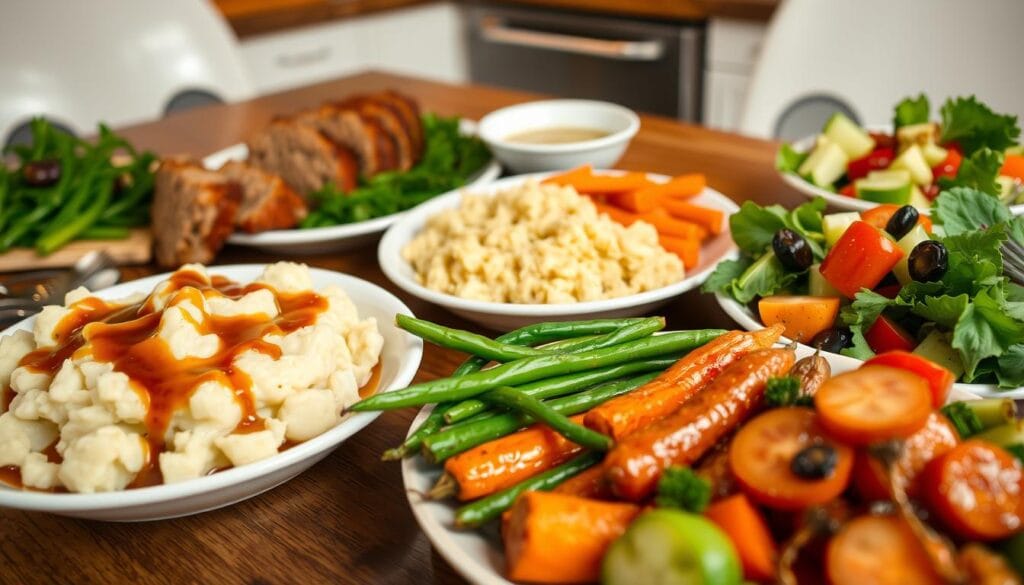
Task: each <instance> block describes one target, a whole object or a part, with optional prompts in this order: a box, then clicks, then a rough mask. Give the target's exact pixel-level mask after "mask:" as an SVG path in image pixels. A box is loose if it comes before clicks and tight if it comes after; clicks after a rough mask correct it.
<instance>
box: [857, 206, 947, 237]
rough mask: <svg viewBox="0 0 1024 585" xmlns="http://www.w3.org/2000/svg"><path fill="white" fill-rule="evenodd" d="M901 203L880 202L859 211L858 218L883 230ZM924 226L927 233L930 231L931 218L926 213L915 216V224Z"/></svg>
mask: <svg viewBox="0 0 1024 585" xmlns="http://www.w3.org/2000/svg"><path fill="white" fill-rule="evenodd" d="M900 207H903V206H902V205H896V204H894V203H882V204H879V205H877V206H875V207H872V208H871V209H867V210H864V211H862V212H860V219H861V221H863V222H866V223H869V224H871V225H873V226H875V227H876V228H878V229H880V230H882V231H885V226H887V225H889V220H890V219H892V216H893V215H896V212H897V211H898V210H899V208H900ZM916 225H919V226H921V227H923V228H924V230H925V231H926V232H928V233H929V234H930V233H932V227H933V226H932V220H931V218H930V217H928V216H927V215H925V214H923V213H921V214H918V216H917V224H916Z"/></svg>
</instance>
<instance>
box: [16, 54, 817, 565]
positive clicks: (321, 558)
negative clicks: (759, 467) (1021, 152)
mask: <svg viewBox="0 0 1024 585" xmlns="http://www.w3.org/2000/svg"><path fill="white" fill-rule="evenodd" d="M385 88H396V89H399V90H401V91H404V92H408V93H410V94H412V95H415V96H416V97H417V98H418V99H419V100H420V102H421V104H422V105H423V107H424V109H425V110H428V111H434V112H438V113H441V114H461V115H464V116H466V117H469V118H474V119H476V118H479V117H480V116H482V115H483V114H485V113H487V112H488V111H490V110H493V109H495V108H498V107H502V106H505V105H509V104H512V103H517V102H522V101H526V100H529V99H534V98H536V97H537V96H533V95H528V94H523V93H515V92H510V91H506V90H498V89H492V88H487V87H479V86H462V87H457V86H451V85H445V84H440V83H433V82H427V81H420V80H415V79H410V78H405V77H396V76H392V75H387V74H381V73H367V74H362V75H357V76H354V77H349V78H344V79H339V80H336V81H332V82H328V83H323V84H320V85H315V86H310V87H306V88H302V89H297V90H292V91H288V92H285V93H279V94H275V95H270V96H266V97H262V98H258V99H255V100H252V101H249V102H244V103H238V104H232V105H221V106H213V107H209V108H205V109H201V110H195V111H191V112H185V113H182V114H178V115H174V116H172V117H169V118H167V119H164V120H161V121H159V122H155V123H151V124H145V125H140V126H134V127H130V128H125V129H122V130H123V132H124V134H125V135H126V136H127V137H128V138H129V139H131V140H132V141H134V142H135V144H136V145H137V146H139V147H141V148H149V149H153V150H155V151H157V152H159V153H162V154H173V153H190V154H193V155H197V156H204V155H207V154H209V153H211V152H213V151H215V150H217V149H220V148H223V147H225V146H229V145H231V144H234V143H237V142H239V141H241V140H244V139H245V138H246V136H248V135H249V134H250V133H251V132H253V131H255V130H256V129H258V128H259V127H261V126H262V125H263V124H265V123H266V122H267V121H268V120H270V118H271V117H272V116H274V115H275V114H286V113H289V112H294V111H296V110H298V109H300V108H303V107H307V106H312V105H316V104H319V103H320V102H322V101H325V100H327V99H337V98H340V97H344V96H346V95H348V94H352V93H356V92H363V91H371V90H379V89H385ZM774 148H775V145H774V144H772V143H769V142H764V141H761V140H756V139H751V138H745V137H741V136H737V135H732V134H726V133H722V132H716V131H712V130H707V129H703V128H700V127H697V126H690V125H684V124H679V123H677V122H674V121H672V120H668V119H664V118H657V117H650V116H644V117H642V127H641V130H640V133H639V134H638V135H637V136H636V139H635V140H634V141H633V143H632V145H631V146H630V148H629V150H628V152H627V153H626V155H625V158H624V159H623V160H622V162H621V164H620V165H619V166H620V167H621V168H626V169H635V170H643V171H651V172H656V173H665V174H679V173H684V172H690V171H701V172H704V173H706V174H707V176H708V182H709V184H710V185H711V186H712V187H714V188H716V189H718V190H719V191H721V192H723V193H725V194H727V195H729V196H730V197H732V198H733V199H735V200H736V201H738V202H742V201H744V200H746V199H753V200H755V201H759V202H780V203H783V204H794V203H797V202H798V201H800V200H801V198H800V196H799V194H797V193H796V192H795V191H793V190H792V189H791V188H789V187H787V186H786V185H785V184H784V183H783V182H782V181H781V180H780V179H779V178H778V177H777V176H776V174H775V171H774V170H773V166H772V161H773V157H774ZM278 259H279V258H275V257H273V256H271V255H267V254H263V253H259V252H253V251H249V250H246V249H242V248H228V249H226V250H224V252H223V253H222V254H221V255H220V256H219V257H218V258H217V262H218V263H223V264H229V263H237V262H270V261H274V260H278ZM300 259H301V260H302V261H304V262H306V263H308V264H309V265H311V266H317V267H321V268H327V269H331V270H337V271H340V272H345V273H348V274H353V275H356V276H359V277H361V278H364V279H367V280H369V281H371V282H374V283H376V284H379V285H382V286H384V287H385V288H387V289H389V290H391V291H392V292H394V293H395V294H397V295H398V296H399V297H401V298H402V300H404V301H405V302H406V303H407V304H408V305H409V306H410V307H411V308H412V310H413V312H414V313H415V314H416V315H418V316H421V317H424V318H426V319H430V320H432V321H438V322H441V323H444V324H446V325H451V326H455V327H465V328H473V327H472V326H471V325H470V324H469V323H467V322H465V321H463V320H462V319H460V318H458V317H456V316H454V315H452V314H450V313H448V312H446V311H444V310H442V309H439V308H437V307H433V306H430V305H427V304H426V303H424V302H421V301H418V300H416V299H413V298H411V297H410V296H409V295H407V294H405V293H403V292H401V291H399V290H398V289H397V288H396V287H394V286H392V285H391V284H390V283H389V282H388V281H387V280H386V279H385V277H384V276H383V274H382V273H381V271H380V268H379V267H378V266H377V265H376V254H374V253H373V252H372V249H366V250H361V251H355V252H351V253H344V254H326V255H320V256H305V257H302V258H300ZM123 272H124V276H125V278H126V279H130V278H138V277H141V276H145V275H148V274H152V273H154V272H155V268H154V267H152V266H147V265H143V266H133V267H127V268H125V269H124V271H123ZM664 312H665V314H666V315H667V316H668V318H669V327H670V328H674V329H681V328H693V327H712V326H715V327H732V326H733V324H732V323H731V322H730V320H729V319H728V317H726V315H725V314H724V313H723V312H722V311H721V310H720V309H719V308H718V306H717V304H716V303H715V301H714V299H713V298H712V297H710V296H707V295H701V294H699V293H697V292H690V293H688V294H685V295H683V296H681V297H679V298H678V299H676V300H675V301H673V302H672V303H671V305H669V306H668V307H667V308H666V310H665V311H664ZM462 359H464V356H462V355H460V354H457V353H456V352H451V351H447V350H440V349H438V348H436V347H432V346H428V347H427V348H426V350H425V353H424V356H423V363H422V366H421V367H420V371H419V373H418V374H417V381H422V380H429V379H433V378H437V377H440V376H445V375H447V374H448V373H450V372H451V370H452V369H454V367H455V365H456V364H458V363H459V362H461V361H462ZM414 414H415V413H414V412H413V411H411V410H410V411H400V412H391V413H385V414H383V415H382V416H381V417H380V418H378V419H377V420H376V422H374V423H373V424H371V425H370V426H369V427H367V428H366V429H365V430H363V431H362V432H360V433H358V434H357V435H355V436H354V437H352V438H351V439H350V440H349V441H347V442H346V443H344V444H342V445H341V446H340V447H339V448H338V449H337V450H336V451H335V452H334V453H333V454H332V455H330V456H328V457H327V458H326V459H324V460H323V461H322V462H320V463H318V464H317V465H315V466H314V467H313V468H311V469H310V470H309V471H307V472H306V473H304V474H302V475H300V476H299V477H297V478H295V479H294V480H292V481H290V482H288V483H286V484H284V485H282V486H280V487H278V488H275V489H273V490H271V491H270V492H267V493H265V494H263V495H260V496H258V497H255V498H252V499H250V500H247V501H245V502H242V503H240V504H236V505H234V506H230V507H228V508H225V509H221V510H216V511H213V512H208V513H205V514H201V515H198V516H192V517H189V518H181V519H176V520H164V521H159V522H148V523H139V524H113V523H102V522H92V521H84V520H73V519H67V518H60V517H57V516H49V515H45V514H36V513H24V512H18V511H12V510H0V583H19V584H21V583H76V584H77V583H246V584H257V583H258V584H264V583H275V584H276V583H382V584H390V583H463V582H464V581H463V580H462V579H461V578H460V577H459V576H458V574H457V573H456V572H455V570H454V569H452V568H451V567H449V566H448V565H447V563H446V562H445V561H444V560H443V559H441V557H440V556H438V555H437V554H436V553H434V552H433V551H432V550H431V547H430V544H429V542H428V541H427V539H426V537H425V536H424V534H423V533H422V532H421V531H420V530H419V528H418V526H417V525H416V522H415V520H414V519H413V516H412V513H411V511H410V510H409V506H408V504H407V503H406V499H405V494H404V492H403V489H402V481H401V475H400V473H399V465H398V464H396V463H384V462H381V461H380V459H379V456H380V453H381V452H382V451H383V450H384V449H386V448H388V447H391V446H393V445H395V444H397V443H398V442H400V441H401V439H402V438H403V437H404V436H405V433H406V431H407V429H408V426H409V422H410V421H411V419H412V417H413V415H414Z"/></svg>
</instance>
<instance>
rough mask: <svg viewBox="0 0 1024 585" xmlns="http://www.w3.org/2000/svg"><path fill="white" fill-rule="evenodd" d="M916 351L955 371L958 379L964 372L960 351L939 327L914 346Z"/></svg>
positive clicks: (954, 373)
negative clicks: (951, 343)
mask: <svg viewBox="0 0 1024 585" xmlns="http://www.w3.org/2000/svg"><path fill="white" fill-rule="evenodd" d="M914 353H916V354H917V355H919V356H921V357H923V358H926V359H929V360H931V361H933V362H935V363H937V364H939V365H940V366H942V367H944V368H946V369H947V370H949V371H950V372H953V375H954V376H956V377H957V379H958V380H959V379H960V376H962V375H963V374H964V363H963V362H962V361H961V360H960V353H959V352H958V351H957V350H956V349H954V348H953V346H952V345H950V343H949V337H948V336H947V335H946V334H945V333H943V332H941V331H939V330H937V329H936V330H935V331H932V332H931V333H929V334H928V336H927V337H925V338H924V341H922V342H921V343H919V344H918V345H917V347H915V348H914Z"/></svg>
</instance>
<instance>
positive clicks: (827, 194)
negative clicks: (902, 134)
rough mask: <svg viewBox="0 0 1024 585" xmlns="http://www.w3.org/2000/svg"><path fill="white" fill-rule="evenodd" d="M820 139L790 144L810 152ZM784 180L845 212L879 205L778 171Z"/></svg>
mask: <svg viewBox="0 0 1024 585" xmlns="http://www.w3.org/2000/svg"><path fill="white" fill-rule="evenodd" d="M868 129H869V130H871V131H872V132H886V133H891V132H892V126H869V127H868ZM817 139H818V137H817V135H815V136H805V137H803V138H801V139H800V140H797V141H795V142H793V143H791V144H790V146H792V147H793V149H794V150H796V151H797V152H809V151H810V150H811V148H813V147H814V143H815V141H816V140H817ZM778 173H779V175H780V176H781V177H782V180H783V181H785V182H787V183H789V185H790V186H791V187H793V188H794V189H796V190H797V191H800V193H801V194H803V195H806V196H807V198H808V199H814V198H815V197H824V198H825V201H827V202H828V204H829V207H833V208H835V209H842V210H843V211H866V210H868V209H871V208H873V207H877V206H878V205H879V204H878V203H875V202H874V201H865V200H863V199H858V198H856V197H847V196H846V195H840V194H839V193H833V192H832V191H829V190H827V189H822V188H821V187H819V186H817V185H815V184H813V183H811V182H809V181H807V180H805V179H804V178H803V177H801V176H800V175H797V174H795V173H784V172H782V171H778ZM1009 210H1010V213H1012V214H1013V215H1024V204H1019V205H1010V206H1009ZM923 211H924V212H925V213H930V211H931V210H929V209H925V210H923Z"/></svg>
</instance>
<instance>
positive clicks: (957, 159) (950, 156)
mask: <svg viewBox="0 0 1024 585" xmlns="http://www.w3.org/2000/svg"><path fill="white" fill-rule="evenodd" d="M963 160H964V157H963V155H962V154H960V151H959V150H957V149H956V148H947V149H946V158H944V159H943V160H942V162H940V163H939V164H937V165H935V166H934V167H932V176H934V177H935V178H936V179H938V178H939V177H949V178H953V177H955V176H956V174H957V172H958V171H959V170H960V163H961V162H963Z"/></svg>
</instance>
